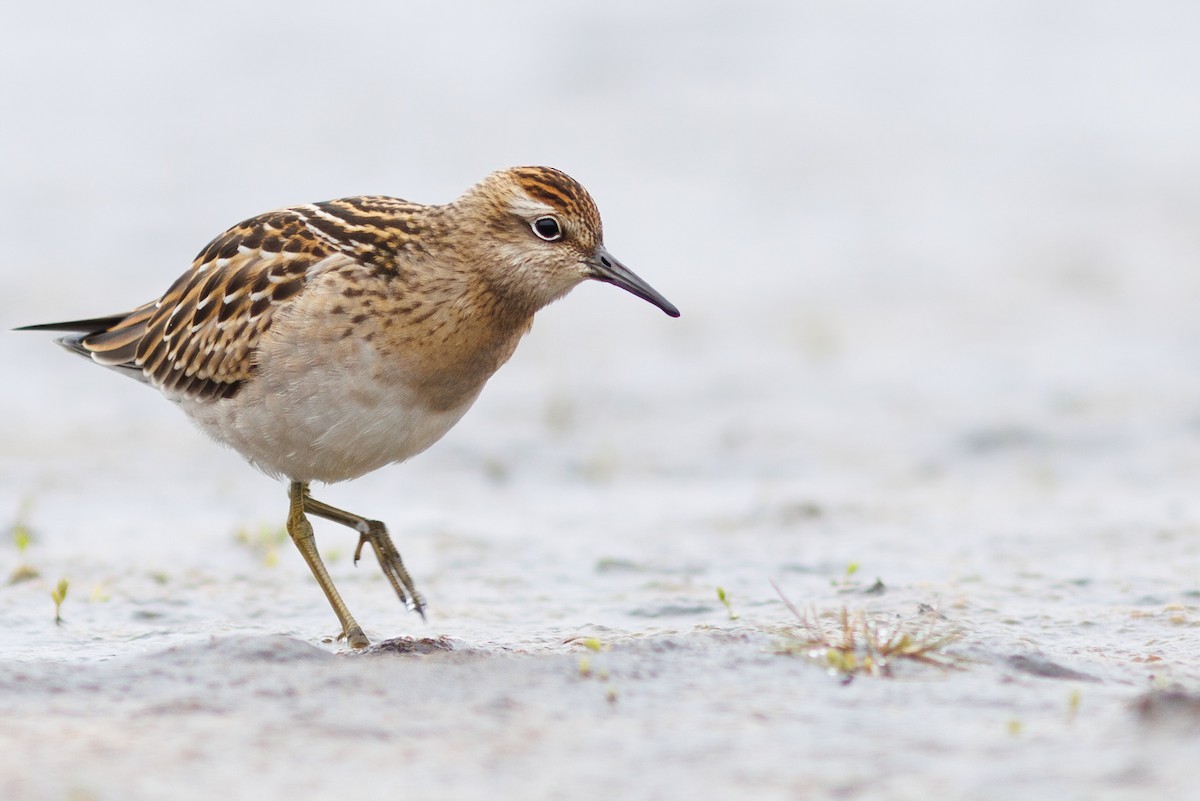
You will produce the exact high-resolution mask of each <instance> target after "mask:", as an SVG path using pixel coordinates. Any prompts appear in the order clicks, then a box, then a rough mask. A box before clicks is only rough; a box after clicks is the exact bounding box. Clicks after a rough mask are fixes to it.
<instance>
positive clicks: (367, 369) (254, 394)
mask: <svg viewBox="0 0 1200 801" xmlns="http://www.w3.org/2000/svg"><path fill="white" fill-rule="evenodd" d="M587 279H593V280H597V281H604V282H607V283H610V284H615V285H616V286H619V287H621V288H622V289H625V290H627V291H629V292H631V293H633V294H634V295H636V296H638V297H640V298H643V299H645V300H647V301H649V302H650V303H653V304H654V305H655V306H657V307H658V308H660V309H662V310H663V311H664V312H666V313H667V314H668V315H670V316H672V317H678V316H679V311H678V310H677V309H676V308H675V307H674V306H673V305H671V303H669V302H668V301H667V300H666V298H664V297H663V296H662V295H660V294H659V293H658V292H656V291H655V290H654V289H653V288H652V287H651V286H650V285H649V284H647V283H646V282H645V281H643V280H642V279H641V278H639V277H638V276H637V275H635V274H634V273H633V272H632V271H630V270H629V269H628V268H627V267H625V266H624V265H622V264H621V263H620V262H619V261H617V260H616V259H615V258H613V256H612V255H611V254H610V253H609V252H608V251H607V250H606V249H605V247H604V242H603V237H602V230H601V224H600V215H599V213H598V211H597V210H596V204H595V202H594V201H593V200H592V198H591V196H590V195H589V194H588V192H587V190H585V189H584V188H583V187H582V186H581V185H580V184H579V183H578V182H576V181H575V180H574V179H573V178H571V177H570V176H568V175H566V174H565V173H563V172H561V171H559V170H556V169H553V168H550V167H516V168H513V169H508V170H502V171H499V172H495V173H492V174H491V175H489V176H487V177H486V178H484V179H483V180H482V181H481V182H480V183H478V184H477V185H475V186H474V187H472V188H471V189H469V190H468V191H467V192H466V193H464V194H463V195H462V196H461V197H460V198H458V199H457V200H455V201H453V202H452V203H448V204H445V205H420V204H417V203H409V202H407V201H404V200H399V199H397V198H392V197H382V196H360V197H348V198H342V199H340V200H331V201H327V202H324V203H312V204H309V205H305V206H295V207H292V208H286V209H281V210H279V211H272V212H268V213H266V214H262V215H260V216H258V217H254V218H252V219H249V220H246V221H245V222H242V223H239V224H238V225H235V226H233V227H232V228H230V229H229V230H227V231H225V232H224V233H223V234H221V235H220V236H218V237H217V238H216V239H214V240H213V241H212V242H210V243H209V244H208V245H207V246H206V247H205V248H204V249H203V250H202V251H201V252H200V254H199V255H198V256H197V257H196V259H195V261H193V262H192V266H191V268H190V269H189V270H187V272H185V273H184V274H183V275H181V276H180V277H179V278H178V279H177V280H176V281H175V283H174V284H172V285H171V287H170V288H169V289H168V290H167V291H166V293H165V294H164V295H163V296H162V297H161V298H159V299H158V300H154V301H151V302H150V303H146V304H145V305H142V306H139V307H138V308H136V309H134V310H133V311H131V312H129V313H127V314H114V315H111V316H107V317H97V318H94V319H88V320H76V321H72V322H65V323H50V324H46V325H33V326H27V327H26V328H25V329H23V330H47V331H69V332H74V333H72V335H70V336H66V337H62V338H60V339H58V340H57V341H58V342H59V343H60V344H62V345H64V346H65V347H67V348H68V349H70V350H72V351H74V352H76V353H79V354H81V355H83V356H86V357H88V358H90V359H91V360H92V361H94V362H96V363H98V364H102V365H105V366H107V367H111V368H113V369H115V370H118V371H120V372H121V373H122V374H124V375H128V376H130V377H132V378H136V379H138V380H139V381H142V382H144V383H146V384H149V385H150V386H152V387H154V388H156V389H158V390H159V391H160V392H162V393H163V394H164V395H165V396H166V397H168V398H169V399H171V400H172V401H174V402H175V403H177V404H178V405H179V406H180V408H182V409H183V411H184V412H185V413H186V414H187V415H188V416H189V417H191V418H192V420H194V421H195V422H196V423H197V424H198V425H199V426H200V428H201V429H203V430H204V431H205V432H207V433H208V434H209V435H211V436H212V437H213V438H214V439H217V440H219V441H220V442H223V443H225V444H227V445H229V446H230V447H232V448H234V449H235V450H236V451H237V452H238V453H240V454H242V456H244V457H245V458H246V459H247V460H249V461H250V463H251V464H253V465H255V466H256V467H258V468H259V469H260V470H262V471H263V472H265V473H267V474H268V475H271V476H274V477H278V478H284V479H286V480H287V481H288V498H289V501H290V505H289V510H288V517H287V530H288V533H289V534H290V535H291V537H292V540H293V541H294V542H295V543H296V547H297V548H299V550H300V553H301V554H302V555H303V556H304V559H305V561H306V562H307V563H308V566H309V568H310V569H311V570H312V573H313V575H314V576H315V577H316V580H317V583H318V584H319V585H320V586H321V589H322V590H323V591H324V592H325V595H326V597H327V598H328V599H329V603H330V605H331V606H332V607H333V611H334V613H335V614H336V615H337V617H338V621H339V622H340V623H341V626H342V635H343V636H344V637H345V638H346V640H347V642H348V643H349V644H350V646H351V647H353V648H363V647H366V646H367V645H369V640H368V639H367V637H366V635H365V634H363V630H362V628H361V627H360V626H359V625H358V623H357V622H356V621H355V620H354V617H353V616H352V615H351V614H350V610H349V609H348V608H347V607H346V604H345V602H344V601H343V600H342V598H341V596H340V595H339V593H338V591H337V589H336V588H335V587H334V585H333V581H332V580H331V579H330V576H329V573H328V571H327V570H326V569H325V565H324V563H323V562H322V561H321V557H320V555H319V554H318V553H317V548H316V544H315V541H314V539H313V530H312V526H311V524H310V523H309V521H308V519H307V517H306V515H309V514H311V515H316V516H317V517H322V518H325V519H327V520H332V521H334V522H336V523H341V524H342V525H345V526H349V527H350V528H353V529H355V530H356V531H358V533H359V541H358V546H357V547H356V548H355V551H354V560H355V562H356V563H357V562H358V559H359V557H360V556H361V554H362V548H363V546H364V545H365V544H367V543H370V545H371V547H372V548H373V549H374V551H375V555H376V558H377V559H378V561H379V565H380V567H381V568H382V569H383V572H384V574H385V575H386V576H387V577H388V580H389V581H390V582H391V584H392V587H393V588H394V589H395V590H396V594H397V595H398V596H399V597H400V599H401V601H403V602H404V603H405V604H407V605H408V607H409V608H410V609H413V610H415V611H417V612H419V613H421V614H422V616H423V615H424V601H423V600H422V597H421V595H420V593H418V592H417V590H416V588H415V587H414V585H413V581H412V579H411V578H410V577H409V574H408V571H407V570H406V569H405V567H404V563H403V562H402V561H401V559H400V553H399V552H398V551H397V550H396V547H395V545H393V544H392V540H391V537H390V536H389V535H388V531H387V528H386V527H385V526H384V524H383V523H381V522H380V521H378V520H370V519H368V518H366V517H363V516H361V515H358V514H354V513H353V512H347V511H344V510H341V509H337V508H335V507H332V506H329V505H328V504H325V503H322V502H321V501H318V500H317V499H315V498H313V497H312V495H311V494H310V493H309V484H310V483H311V482H314V481H317V482H324V483H331V482H335V481H346V480H349V479H352V478H357V477H358V476H361V475H363V474H365V473H369V472H371V471H372V470H376V469H378V468H380V467H382V466H384V465H386V464H390V463H392V462H401V461H404V460H405V459H408V458H409V457H411V456H413V455H415V454H418V453H420V452H421V451H423V450H425V449H426V448H428V447H429V446H430V445H432V444H433V443H434V442H436V441H437V440H438V439H440V438H441V437H442V435H444V434H445V433H446V432H447V431H448V430H449V429H450V428H451V427H452V426H453V425H454V424H455V423H457V422H458V420H459V419H460V418H461V417H462V416H463V414H464V413H465V412H466V411H467V409H468V408H470V406H471V404H472V403H473V402H474V401H475V398H477V397H478V396H479V392H480V390H482V389H483V385H484V384H485V383H486V382H487V380H488V378H490V377H491V375H492V374H493V373H494V372H495V371H496V369H497V368H498V367H500V365H501V364H503V363H504V362H505V361H507V360H508V358H509V357H510V356H511V355H512V353H513V350H514V349H515V348H516V346H517V342H518V341H519V340H520V339H521V337H522V336H523V335H524V334H525V333H526V332H527V331H529V328H530V325H531V324H532V321H533V315H534V313H535V312H537V311H538V310H539V309H540V308H542V307H543V306H545V305H546V304H548V303H550V302H552V301H554V300H557V299H558V298H560V297H562V296H563V295H564V294H566V293H567V292H568V291H569V290H570V289H571V288H573V287H574V286H576V285H577V284H579V283H581V282H582V281H585V280H587Z"/></svg>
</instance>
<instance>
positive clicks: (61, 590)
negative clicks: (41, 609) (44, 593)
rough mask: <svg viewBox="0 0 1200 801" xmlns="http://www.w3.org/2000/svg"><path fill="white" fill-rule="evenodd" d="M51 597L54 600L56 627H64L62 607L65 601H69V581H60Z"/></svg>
mask: <svg viewBox="0 0 1200 801" xmlns="http://www.w3.org/2000/svg"><path fill="white" fill-rule="evenodd" d="M50 597H51V598H52V599H54V625H56V626H61V625H62V622H63V621H62V605H63V601H65V600H67V580H66V579H65V578H63V579H59V580H58V585H57V586H56V587H55V588H54V589H53V590H51V592H50Z"/></svg>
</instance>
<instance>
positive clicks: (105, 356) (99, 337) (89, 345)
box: [14, 304, 154, 383]
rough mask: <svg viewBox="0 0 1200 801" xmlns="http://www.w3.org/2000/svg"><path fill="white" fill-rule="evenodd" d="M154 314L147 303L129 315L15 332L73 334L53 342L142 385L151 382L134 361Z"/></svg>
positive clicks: (47, 325) (25, 327)
mask: <svg viewBox="0 0 1200 801" xmlns="http://www.w3.org/2000/svg"><path fill="white" fill-rule="evenodd" d="M153 311H154V308H153V304H147V305H146V306H143V307H141V308H139V309H136V310H135V311H133V312H131V313H129V314H114V315H112V316H109V317H94V318H91V319H88V320H69V321H66V322H61V323H41V324H39V325H24V326H21V327H20V328H17V329H14V330H17V331H67V332H70V333H71V334H72V335H71V336H65V337H59V338H57V339H55V340H54V341H55V342H57V343H58V344H59V345H62V346H63V347H64V348H66V349H67V350H69V351H71V352H72V353H76V354H78V355H80V356H83V357H84V358H86V359H89V360H90V361H94V362H96V363H98V364H102V365H104V366H105V367H111V368H113V369H114V370H117V371H118V372H120V373H121V374H122V375H127V376H129V377H130V378H136V379H137V380H139V381H141V382H143V383H149V380H148V379H147V378H146V375H145V373H144V372H143V371H142V368H141V367H139V366H138V365H137V364H136V363H135V361H134V359H135V357H136V355H137V346H138V342H139V341H141V338H142V336H143V334H145V332H146V322H147V321H148V320H149V318H150V315H151V314H152V313H153Z"/></svg>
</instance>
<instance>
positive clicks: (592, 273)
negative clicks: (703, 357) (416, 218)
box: [454, 167, 679, 317]
mask: <svg viewBox="0 0 1200 801" xmlns="http://www.w3.org/2000/svg"><path fill="white" fill-rule="evenodd" d="M454 205H455V206H457V207H458V208H459V210H460V211H461V212H463V213H464V216H466V217H468V218H469V219H471V220H472V223H473V225H474V226H476V227H478V228H480V229H481V230H480V231H478V232H477V233H478V236H475V237H472V239H473V241H475V242H476V243H478V244H477V246H478V247H480V248H482V249H483V251H484V252H483V253H481V254H480V257H481V259H482V260H483V262H484V265H481V266H483V267H484V268H485V269H486V270H487V271H488V278H489V280H490V281H491V282H492V283H493V284H494V285H495V286H496V288H497V289H498V290H500V291H502V292H503V293H504V294H506V295H509V296H512V297H521V298H524V299H526V300H527V301H528V302H530V303H531V304H532V306H533V307H534V308H541V307H542V306H545V305H546V304H547V303H550V302H551V301H554V300H557V299H558V298H560V297H562V296H563V295H565V294H566V293H567V292H568V291H570V290H571V289H572V288H573V287H575V286H576V285H578V284H579V283H581V282H583V281H585V280H588V279H592V280H595V281H604V282H606V283H609V284H614V285H616V286H619V287H620V288H621V289H624V290H626V291H627V292H631V293H632V294H634V295H637V296H638V297H639V298H642V299H643V300H647V301H649V302H650V303H653V304H654V305H655V306H657V307H658V308H660V309H662V310H663V311H664V312H666V313H667V314H669V315H670V316H672V317H678V316H679V310H678V309H676V308H675V306H673V305H672V304H671V303H670V302H669V301H668V300H667V299H666V298H664V297H663V296H662V295H660V294H659V293H658V292H657V291H656V290H655V289H654V288H653V287H652V286H650V285H649V284H648V283H646V282H645V281H643V280H642V279H641V278H639V277H638V276H637V275H636V274H635V273H634V272H633V271H632V270H630V269H629V268H628V267H626V266H625V265H623V264H621V263H620V262H619V261H617V260H616V259H615V258H614V257H613V256H612V254H610V253H609V252H608V251H607V250H606V249H605V247H604V232H603V226H602V225H601V223H600V213H599V211H597V209H596V203H595V201H593V200H592V196H591V195H589V194H588V192H587V190H586V189H584V188H583V187H582V186H581V185H580V184H579V182H578V181H576V180H575V179H574V178H572V177H571V176H569V175H567V174H566V173H564V172H562V171H560V170H556V169H554V168H553V167H514V168H512V169H508V170H501V171H499V172H494V173H492V174H491V175H489V176H487V177H486V178H484V179H483V180H482V181H481V182H480V183H478V184H477V185H475V186H474V187H472V188H471V189H470V190H468V191H467V192H466V194H464V195H463V196H462V197H461V198H459V199H458V200H457V201H455V204H454Z"/></svg>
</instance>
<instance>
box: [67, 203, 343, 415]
mask: <svg viewBox="0 0 1200 801" xmlns="http://www.w3.org/2000/svg"><path fill="white" fill-rule="evenodd" d="M304 228H305V222H304V217H303V215H302V214H300V213H298V211H297V210H295V209H287V210H283V211H277V212H271V213H269V214H264V215H261V216H259V217H255V218H254V219H251V220H247V221H246V222H244V223H241V224H239V225H236V226H234V227H233V228H231V229H229V230H228V231H226V232H225V233H223V234H221V235H220V236H218V237H217V238H216V239H214V240H213V241H212V242H210V243H209V244H208V245H207V246H206V247H205V248H204V250H202V251H201V253H200V255H199V256H197V257H196V260H195V261H194V262H193V263H192V266H191V269H189V270H188V271H187V272H186V273H184V274H183V275H181V276H180V277H179V278H178V279H177V280H176V281H175V283H173V284H172V285H171V288H170V289H168V290H167V292H166V293H165V294H164V295H163V296H162V297H161V298H159V299H158V300H157V301H155V302H152V303H148V304H146V305H144V306H141V307H139V308H138V309H136V310H135V311H133V312H131V313H130V314H129V315H128V316H126V317H124V318H123V319H120V320H119V322H116V324H114V325H111V326H110V327H108V328H106V329H104V330H100V331H96V332H94V333H90V334H87V335H84V336H82V337H80V338H79V342H78V345H79V346H80V347H82V348H84V349H85V350H86V351H87V352H89V353H90V354H91V355H92V358H93V359H95V360H96V361H97V362H99V363H101V364H105V365H108V366H110V367H125V368H134V369H136V370H138V371H140V372H141V373H142V374H143V375H144V376H145V378H146V379H147V380H148V382H149V383H150V384H152V385H153V386H155V387H158V388H159V389H161V390H163V391H164V392H166V393H167V394H169V395H171V396H172V397H176V398H188V399H192V400H201V401H204V400H215V399H219V398H225V397H230V396H232V395H233V394H234V393H236V392H237V389H238V387H239V386H240V385H241V384H242V382H244V381H245V380H246V379H248V378H250V376H251V375H252V374H253V372H254V369H255V361H254V354H255V351H256V350H257V349H258V345H259V342H260V341H261V340H262V337H263V335H264V334H266V332H267V331H268V330H269V329H270V327H271V323H272V321H273V320H274V318H275V315H276V313H277V312H278V311H279V309H280V308H283V307H285V306H286V305H288V304H289V303H292V302H294V301H295V299H296V298H297V297H299V296H300V293H301V292H302V291H303V290H304V287H305V285H306V283H307V282H308V280H309V278H310V276H311V275H312V274H315V273H317V272H321V271H323V269H325V268H329V269H332V268H335V267H337V266H341V265H346V264H349V263H354V259H352V258H351V257H350V256H348V255H344V254H343V252H341V251H339V250H338V249H337V248H336V247H334V246H333V245H332V244H330V243H329V242H327V241H325V240H323V239H318V238H317V237H314V236H311V235H308V236H304V235H301V234H300V233H299V232H300V231H301V230H302V229H304ZM293 236H294V237H295V240H293V238H292V237H293ZM297 240H298V241H300V242H301V243H303V245H304V246H303V247H296V246H295V245H294V241H297ZM284 242H287V243H288V245H289V246H288V247H283V243H284ZM267 247H271V248H272V249H270V250H268V249H266V248H267ZM331 256H335V257H338V258H332V259H331V258H330V257H331Z"/></svg>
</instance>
